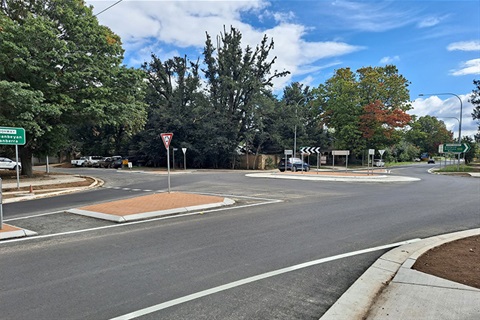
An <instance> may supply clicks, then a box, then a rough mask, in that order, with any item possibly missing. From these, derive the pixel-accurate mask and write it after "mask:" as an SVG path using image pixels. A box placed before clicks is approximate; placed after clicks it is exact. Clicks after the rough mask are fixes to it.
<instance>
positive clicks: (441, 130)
mask: <svg viewBox="0 0 480 320" xmlns="http://www.w3.org/2000/svg"><path fill="white" fill-rule="evenodd" d="M405 138H406V140H407V141H408V142H411V143H413V144H414V145H416V146H417V147H418V148H419V149H420V151H421V152H428V153H429V154H430V155H432V154H436V153H437V152H438V146H439V145H440V144H442V143H448V142H452V141H453V132H451V131H449V130H447V127H446V126H445V123H444V122H443V121H441V120H438V119H437V118H436V117H432V116H423V117H420V118H418V119H416V118H415V117H414V119H413V121H412V122H411V123H410V130H408V131H407V132H406V134H405Z"/></svg>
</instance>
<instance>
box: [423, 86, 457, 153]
mask: <svg viewBox="0 0 480 320" xmlns="http://www.w3.org/2000/svg"><path fill="white" fill-rule="evenodd" d="M441 95H452V96H455V97H457V99H458V101H460V120H458V119H457V120H458V143H462V113H463V103H462V99H460V97H459V96H458V95H456V94H455V93H449V92H445V93H420V94H419V95H418V96H419V97H423V96H441Z"/></svg>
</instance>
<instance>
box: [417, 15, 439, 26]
mask: <svg viewBox="0 0 480 320" xmlns="http://www.w3.org/2000/svg"><path fill="white" fill-rule="evenodd" d="M440 20H441V19H440V18H437V17H428V18H425V19H423V20H421V21H420V22H419V23H418V25H417V26H418V27H419V28H430V27H433V26H436V25H437V24H439V23H440Z"/></svg>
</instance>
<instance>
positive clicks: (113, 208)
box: [0, 169, 480, 320]
mask: <svg viewBox="0 0 480 320" xmlns="http://www.w3.org/2000/svg"><path fill="white" fill-rule="evenodd" d="M246 175H247V176H249V177H252V178H273V179H300V180H318V181H321V180H323V181H345V182H348V181H356V182H376V183H394V182H415V181H418V180H419V179H416V178H410V177H404V176H392V175H390V174H389V172H388V170H384V169H382V170H376V171H375V172H373V173H367V172H365V171H360V172H353V171H348V172H347V171H346V172H341V171H337V172H332V171H321V172H303V173H302V172H295V173H286V172H284V173H280V172H278V171H270V172H262V173H247V174H246ZM472 176H475V177H477V178H478V177H480V174H474V175H472ZM54 177H55V178H53V179H42V180H35V181H33V180H31V181H25V180H21V182H20V187H27V186H31V188H33V189H35V186H38V185H43V186H45V185H49V184H51V185H56V186H58V184H59V183H64V184H67V183H71V182H78V181H80V180H85V179H86V177H81V176H73V175H55V176H54ZM102 185H103V181H101V180H98V179H95V178H93V182H92V183H91V184H90V185H88V186H85V187H67V188H58V187H56V188H52V189H43V190H42V193H39V194H35V193H34V192H32V193H30V192H23V194H21V193H18V194H17V195H14V196H12V194H9V197H8V198H7V199H5V200H3V203H11V202H16V201H25V200H30V199H38V198H40V197H50V196H56V195H61V194H65V193H69V192H79V191H83V190H88V189H92V188H97V187H99V186H102ZM2 187H3V189H10V188H16V187H17V184H16V182H7V183H3V184H2ZM233 203H234V202H233V200H231V199H228V198H223V197H217V196H206V195H199V194H189V193H181V192H172V193H157V194H153V195H147V196H141V197H135V198H132V199H127V200H120V201H111V202H106V203H101V204H96V205H92V206H86V207H81V208H74V209H71V210H69V211H68V212H70V213H72V214H80V215H86V216H90V217H95V218H98V219H105V220H109V221H114V222H118V223H121V222H128V221H133V220H138V219H148V218H152V217H157V216H161V215H172V214H178V213H186V212H200V214H201V213H203V212H202V210H206V209H209V208H213V207H218V206H227V205H232V204H233ZM35 234H36V233H35V232H34V231H30V230H25V229H21V228H17V227H15V226H11V225H8V224H5V223H3V228H2V229H1V230H0V240H2V239H10V238H17V237H24V236H34V235H35ZM475 235H480V228H479V229H472V230H467V231H462V232H456V233H452V234H447V235H440V236H436V237H431V238H428V239H422V240H419V241H414V242H411V243H408V244H406V245H402V246H400V247H397V248H395V249H393V250H390V251H389V252H387V253H385V254H384V255H383V256H381V257H380V258H379V259H378V260H377V261H376V262H375V263H374V264H373V265H372V266H371V267H370V268H369V269H367V271H365V273H364V274H363V275H362V276H361V277H360V278H358V280H357V281H356V282H355V283H354V284H353V285H352V286H351V287H350V288H349V289H348V290H347V291H346V292H345V293H344V294H343V295H342V296H341V297H340V298H339V299H338V301H337V302H336V303H335V304H334V305H333V306H332V307H331V308H330V309H329V310H327V312H326V313H325V314H324V315H323V316H322V317H321V320H352V319H359V320H360V319H369V320H384V319H395V320H396V319H425V320H453V319H459V320H460V319H462V320H465V319H467V320H468V319H472V320H473V319H475V320H477V319H480V289H477V288H474V287H470V286H466V285H462V284H460V283H457V282H453V281H449V280H445V279H442V278H439V277H435V276H432V275H429V274H426V273H422V272H419V271H416V270H414V269H412V268H411V267H412V266H413V264H414V263H415V261H416V260H417V259H418V258H419V257H420V256H421V255H422V254H424V253H425V252H427V251H428V250H430V249H432V248H434V247H438V246H440V245H442V244H444V243H447V242H450V241H455V240H458V239H462V238H466V237H470V236H475Z"/></svg>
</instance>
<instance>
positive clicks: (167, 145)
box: [160, 133, 173, 193]
mask: <svg viewBox="0 0 480 320" xmlns="http://www.w3.org/2000/svg"><path fill="white" fill-rule="evenodd" d="M160 136H161V137H162V141H163V144H164V145H165V149H167V172H168V193H170V142H171V141H172V137H173V133H161V134H160Z"/></svg>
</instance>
